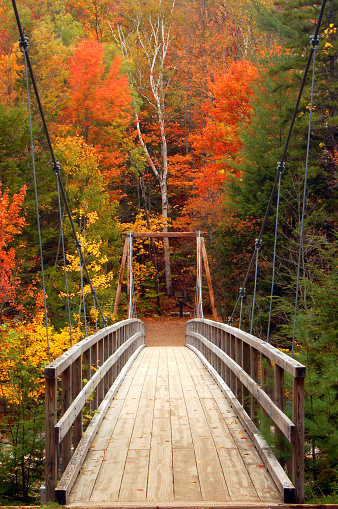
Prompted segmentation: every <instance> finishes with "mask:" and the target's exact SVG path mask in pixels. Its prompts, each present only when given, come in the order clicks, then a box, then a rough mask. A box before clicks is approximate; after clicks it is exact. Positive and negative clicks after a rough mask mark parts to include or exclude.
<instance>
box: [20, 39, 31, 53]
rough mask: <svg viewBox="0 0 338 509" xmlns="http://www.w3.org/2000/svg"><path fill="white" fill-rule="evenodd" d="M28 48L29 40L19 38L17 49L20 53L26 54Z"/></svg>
mask: <svg viewBox="0 0 338 509" xmlns="http://www.w3.org/2000/svg"><path fill="white" fill-rule="evenodd" d="M28 46H29V39H28V37H20V39H19V48H20V51H22V53H26V51H27V50H28Z"/></svg>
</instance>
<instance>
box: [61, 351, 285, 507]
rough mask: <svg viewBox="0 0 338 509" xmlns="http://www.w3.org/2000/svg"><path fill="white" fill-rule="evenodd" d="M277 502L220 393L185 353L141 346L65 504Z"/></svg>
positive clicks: (191, 355)
mask: <svg viewBox="0 0 338 509" xmlns="http://www.w3.org/2000/svg"><path fill="white" fill-rule="evenodd" d="M203 501H204V502H206V503H210V502H215V503H220V502H223V503H227V502H228V503H229V502H230V503H232V502H234V501H238V502H241V503H249V504H250V503H255V502H256V503H258V502H261V503H264V504H265V503H280V502H282V498H281V495H280V493H279V492H278V490H277V488H276V486H275V484H274V482H273V480H272V479H271V477H270V475H269V473H268V472H267V471H266V469H265V468H264V466H263V463H262V461H261V459H260V457H259V455H258V453H257V451H256V450H255V448H254V446H253V444H252V442H251V440H250V439H249V438H248V437H247V436H246V433H245V431H244V430H243V428H242V427H241V426H240V424H239V422H238V420H237V419H236V416H235V415H234V413H233V411H232V410H231V407H230V406H229V405H228V403H227V401H226V400H225V398H224V396H223V395H222V392H221V391H220V389H219V388H218V386H217V385H216V383H215V382H214V380H213V379H212V377H211V376H210V375H209V373H208V372H207V370H206V369H205V368H204V366H203V365H202V363H201V362H200V360H199V359H198V357H197V356H196V355H195V354H194V353H193V352H191V351H190V350H189V349H188V348H186V347H147V348H144V349H143V351H142V352H141V353H140V355H139V357H138V358H137V359H136V361H135V362H134V364H133V366H132V367H131V369H130V371H129V373H128V375H127V377H126V378H125V380H124V382H123V383H122V385H121V388H120V390H119V392H118V394H117V396H116V397H115V399H114V400H113V402H112V404H111V407H110V409H109V411H108V412H107V414H106V417H105V419H104V421H103V423H102V425H101V428H100V430H99V432H98V434H97V436H96V438H95V439H94V442H93V445H92V447H91V449H90V451H89V453H88V455H87V457H86V460H85V462H84V464H83V466H82V469H81V473H80V474H79V476H78V478H77V480H76V483H75V485H74V487H73V489H72V492H71V494H70V497H69V501H68V505H74V506H79V505H83V504H85V505H86V506H87V507H88V506H90V505H99V504H103V505H107V504H112V505H114V503H115V504H116V503H126V504H135V505H137V504H140V505H139V506H140V507H141V505H143V504H144V503H147V504H148V505H154V506H155V507H156V504H160V503H163V502H165V503H173V504H177V503H181V504H182V505H183V504H184V503H187V504H190V505H191V504H193V503H196V504H198V505H200V504H201V503H203Z"/></svg>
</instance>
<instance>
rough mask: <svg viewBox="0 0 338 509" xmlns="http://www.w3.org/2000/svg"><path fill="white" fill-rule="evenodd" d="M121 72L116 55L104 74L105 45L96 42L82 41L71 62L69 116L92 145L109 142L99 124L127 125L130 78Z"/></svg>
mask: <svg viewBox="0 0 338 509" xmlns="http://www.w3.org/2000/svg"><path fill="white" fill-rule="evenodd" d="M120 69H121V57H120V56H116V57H115V59H114V60H113V62H112V65H111V66H110V69H109V71H108V72H107V73H105V68H104V64H103V46H102V44H100V43H98V42H96V41H84V42H81V43H80V44H79V45H78V46H77V48H76V50H75V53H74V57H73V58H71V60H70V77H69V85H70V101H69V104H68V110H67V113H68V114H69V117H70V120H71V121H72V122H74V123H77V125H78V127H79V130H80V131H81V134H84V136H85V139H86V141H88V142H90V143H94V144H95V143H99V142H101V143H102V142H103V143H107V142H108V139H107V133H106V132H105V130H104V129H103V127H102V125H100V123H103V124H110V123H112V122H120V123H122V124H124V123H125V122H126V121H129V119H130V111H129V110H130V108H129V104H130V101H131V95H130V91H129V87H128V79H127V77H126V76H122V75H121V74H120ZM102 135H103V139H102Z"/></svg>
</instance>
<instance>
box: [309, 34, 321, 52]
mask: <svg viewBox="0 0 338 509" xmlns="http://www.w3.org/2000/svg"><path fill="white" fill-rule="evenodd" d="M319 43H320V38H319V35H317V37H315V36H314V35H311V37H310V44H311V48H312V49H314V50H316V49H317V48H319Z"/></svg>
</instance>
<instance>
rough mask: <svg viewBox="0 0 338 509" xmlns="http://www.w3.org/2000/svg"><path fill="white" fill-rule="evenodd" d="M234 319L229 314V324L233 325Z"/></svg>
mask: <svg viewBox="0 0 338 509" xmlns="http://www.w3.org/2000/svg"><path fill="white" fill-rule="evenodd" d="M233 321H234V319H233V318H232V316H229V318H228V325H231V324H232V322H233Z"/></svg>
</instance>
